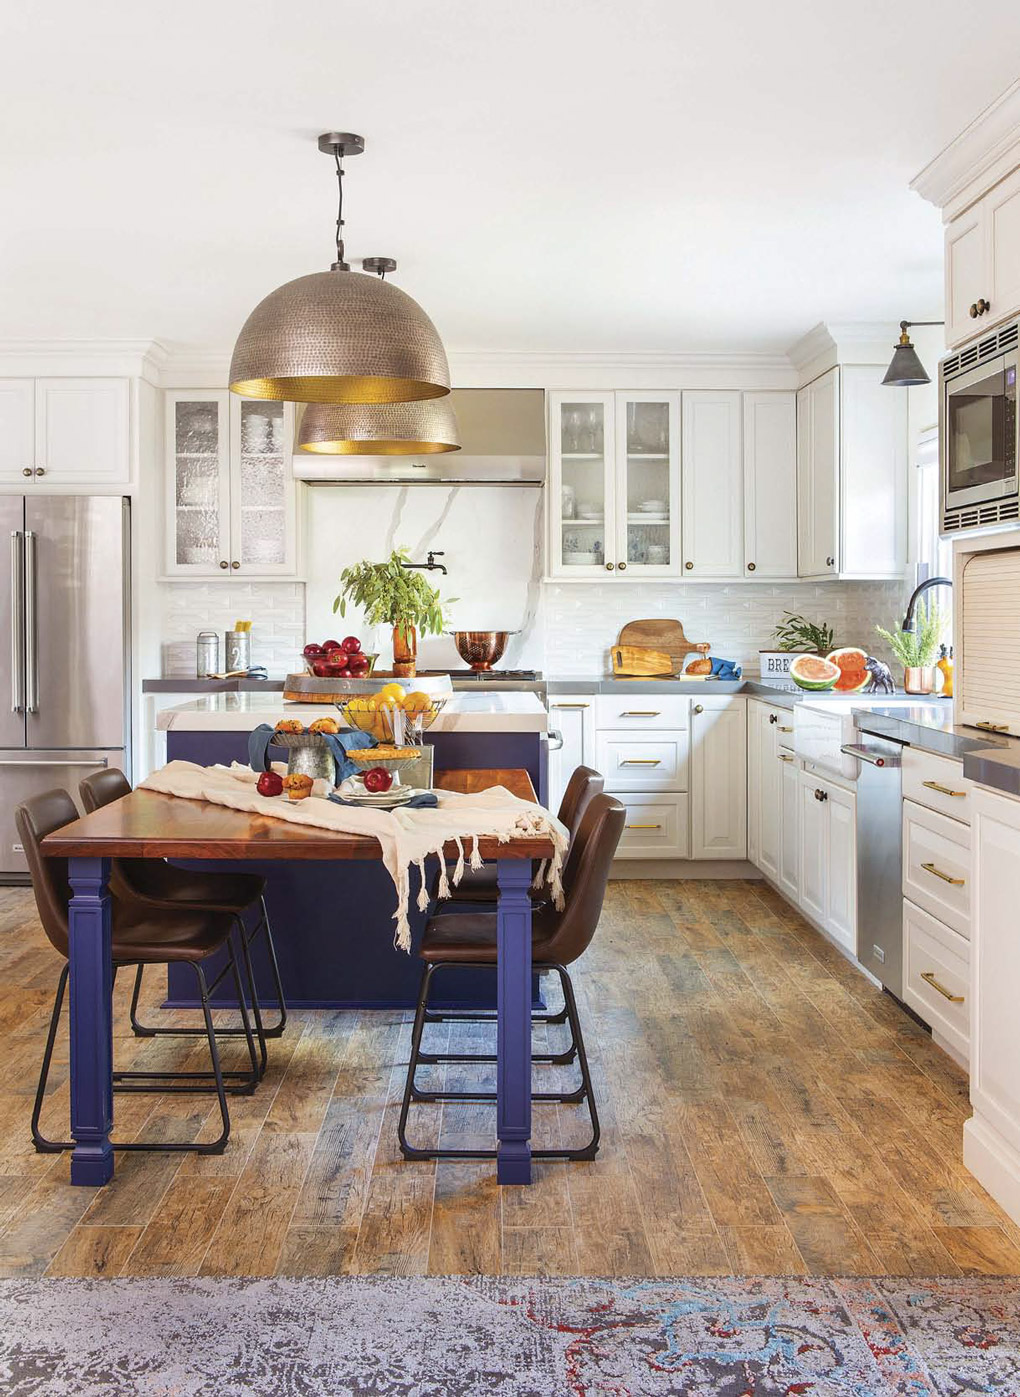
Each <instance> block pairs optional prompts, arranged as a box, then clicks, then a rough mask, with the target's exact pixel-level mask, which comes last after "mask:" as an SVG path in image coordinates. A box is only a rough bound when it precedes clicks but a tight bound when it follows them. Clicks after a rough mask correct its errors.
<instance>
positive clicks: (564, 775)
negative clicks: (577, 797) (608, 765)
mask: <svg viewBox="0 0 1020 1397" xmlns="http://www.w3.org/2000/svg"><path fill="white" fill-rule="evenodd" d="M549 727H550V729H551V731H550V742H549V809H550V810H552V811H556V810H558V809H559V806H560V801H561V800H562V799H563V792H564V791H565V790H566V789H567V782H568V781H569V780H570V777H571V775H572V774H573V772H574V771H575V770H576V769H577V767H579V766H590V767H594V765H595V695H594V694H593V693H587V694H563V695H553V696H551V697H550V699H549ZM553 733H556V734H558V740H557V739H554V738H553V736H552V734H553Z"/></svg>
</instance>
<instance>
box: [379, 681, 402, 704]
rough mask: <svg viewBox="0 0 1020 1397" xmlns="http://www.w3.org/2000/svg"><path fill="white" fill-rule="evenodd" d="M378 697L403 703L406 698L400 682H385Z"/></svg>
mask: <svg viewBox="0 0 1020 1397" xmlns="http://www.w3.org/2000/svg"><path fill="white" fill-rule="evenodd" d="M377 697H378V698H380V699H382V700H384V701H385V702H386V703H402V702H403V699H404V690H403V687H402V685H400V684H384V685H383V686H382V688H381V689H380V690H379V693H378V695H377Z"/></svg>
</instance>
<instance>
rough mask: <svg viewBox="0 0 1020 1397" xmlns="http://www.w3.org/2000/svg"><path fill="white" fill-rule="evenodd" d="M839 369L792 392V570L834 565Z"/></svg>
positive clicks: (806, 573)
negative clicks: (794, 497)
mask: <svg viewBox="0 0 1020 1397" xmlns="http://www.w3.org/2000/svg"><path fill="white" fill-rule="evenodd" d="M839 372H840V371H839V369H838V368H836V369H830V370H829V371H828V373H824V374H822V375H821V377H820V378H816V379H815V380H814V382H813V383H809V384H808V385H807V387H806V388H802V389H801V390H800V392H799V393H798V394H797V571H798V573H799V574H800V576H801V577H829V576H831V575H832V574H833V573H834V572H835V571H837V570H838V568H839Z"/></svg>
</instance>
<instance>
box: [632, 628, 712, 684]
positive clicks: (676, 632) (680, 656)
mask: <svg viewBox="0 0 1020 1397" xmlns="http://www.w3.org/2000/svg"><path fill="white" fill-rule="evenodd" d="M616 644H617V645H618V646H627V645H634V646H637V647H638V648H640V649H644V650H659V651H662V652H663V653H664V654H666V655H668V656H669V658H670V659H671V660H672V661H673V666H672V667H673V670H674V671H675V672H676V673H678V674H679V673H680V671H681V670H682V669H683V667H684V665H685V664H686V663H687V659H688V656H690V655H694V654H699V655H707V654H708V652H709V650H710V649H711V644H710V643H709V641H707V640H705V641H699V642H697V643H693V642H691V641H689V640H688V639H687V637H686V636H685V635H684V628H683V622H682V621H670V620H664V619H662V618H660V619H658V620H655V621H628V622H627V624H626V625H625V626H624V628H623V630H622V631H621V632H620V635H619V638H618V640H617V642H616Z"/></svg>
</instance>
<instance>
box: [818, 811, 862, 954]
mask: <svg viewBox="0 0 1020 1397" xmlns="http://www.w3.org/2000/svg"><path fill="white" fill-rule="evenodd" d="M825 794H826V801H825V805H826V808H827V810H828V820H829V866H828V875H829V876H828V893H829V915H828V917H827V918H826V921H825V927H826V930H827V931H828V932H829V933H830V934H831V935H832V936H834V937H835V939H836V940H837V941H838V942H839V943H840V944H841V945H842V946H845V947H846V949H847V950H848V951H850V952H851V953H852V954H854V955H856V954H857V829H856V817H857V801H856V799H855V797H854V796H852V795H851V794H850V792H849V791H844V790H842V789H841V788H840V787H839V786H828V787H826V788H825Z"/></svg>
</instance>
